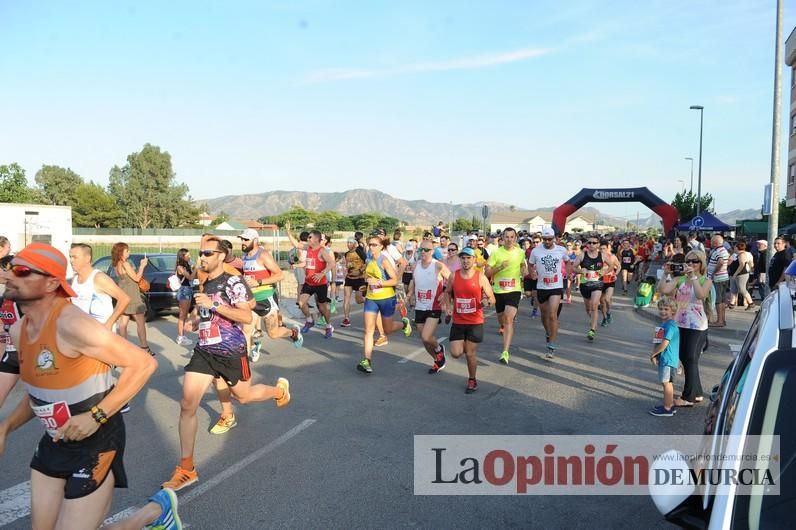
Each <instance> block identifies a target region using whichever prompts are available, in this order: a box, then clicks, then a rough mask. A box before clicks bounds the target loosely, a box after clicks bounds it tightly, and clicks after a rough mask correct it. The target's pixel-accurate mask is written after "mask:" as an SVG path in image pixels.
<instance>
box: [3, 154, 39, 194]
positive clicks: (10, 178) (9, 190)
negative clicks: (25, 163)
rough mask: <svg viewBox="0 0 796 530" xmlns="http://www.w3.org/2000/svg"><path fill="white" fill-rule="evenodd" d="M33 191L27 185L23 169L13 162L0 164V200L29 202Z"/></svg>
mask: <svg viewBox="0 0 796 530" xmlns="http://www.w3.org/2000/svg"><path fill="white" fill-rule="evenodd" d="M31 200H33V192H32V190H31V189H30V188H29V187H28V180H27V179H26V178H25V170H24V169H22V167H21V166H20V165H19V164H17V163H16V162H14V163H13V164H9V165H5V166H0V202H31Z"/></svg>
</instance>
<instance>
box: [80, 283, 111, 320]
mask: <svg viewBox="0 0 796 530" xmlns="http://www.w3.org/2000/svg"><path fill="white" fill-rule="evenodd" d="M98 272H99V271H98V270H97V269H94V270H93V271H91V274H89V275H88V278H87V279H86V281H85V282H84V283H80V282H79V281H78V279H77V276H75V277H74V278H72V289H74V291H75V293H76V294H77V297H75V298H72V304H74V305H76V306H77V307H79V308H80V309H81V310H82V311H83V312H85V313H88V314H89V315H91V316H92V318H94V319H95V320H97V321H98V322H99V323H100V324H104V323H106V322H107V321H108V319H109V318H111V315H112V314H113V299H112V298H111V296H110V295H109V294H106V293H98V292H97V289H96V288H95V287H94V277H95V276H96V275H97V273H98Z"/></svg>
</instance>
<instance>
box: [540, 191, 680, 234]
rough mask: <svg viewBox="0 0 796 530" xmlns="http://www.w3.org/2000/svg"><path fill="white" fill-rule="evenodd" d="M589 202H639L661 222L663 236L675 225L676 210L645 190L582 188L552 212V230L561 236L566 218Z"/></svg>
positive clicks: (676, 219) (677, 216) (677, 215)
mask: <svg viewBox="0 0 796 530" xmlns="http://www.w3.org/2000/svg"><path fill="white" fill-rule="evenodd" d="M590 202H640V203H641V204H643V205H644V206H646V207H647V208H649V209H650V210H652V211H653V212H655V213H656V214H658V215H659V216H660V217H661V219H662V220H663V231H664V233H665V234H668V233H669V232H671V230H672V229H673V228H674V227H675V226H676V225H677V221H678V218H679V214H678V212H677V208H675V207H674V206H672V205H671V204H668V203H666V202H664V201H663V200H661V198H660V197H658V196H657V195H655V194H654V193H652V192H651V191H650V190H648V189H647V188H583V189H582V190H580V191H579V192H578V193H576V194H575V196H574V197H572V198H571V199H569V200H568V201H567V202H565V203H564V204H562V205H561V206H559V207H558V208H556V209H555V210H554V211H553V230H555V231H556V234H561V233H562V232H563V231H564V227H565V226H566V224H567V217H569V216H570V215H572V214H573V213H575V212H576V211H578V210H579V209H580V208H582V207H583V206H584V205H586V204H588V203H590Z"/></svg>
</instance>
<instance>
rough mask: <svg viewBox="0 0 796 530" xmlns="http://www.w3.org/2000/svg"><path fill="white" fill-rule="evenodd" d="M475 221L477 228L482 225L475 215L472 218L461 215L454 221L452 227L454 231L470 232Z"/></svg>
mask: <svg viewBox="0 0 796 530" xmlns="http://www.w3.org/2000/svg"><path fill="white" fill-rule="evenodd" d="M473 221H475V223H476V225H475V226H476V228H477V227H478V226H480V225H481V223H479V222H478V220H477V219H476V218H475V217H473V219H472V220H469V219H465V218H464V217H459V218H458V219H456V220H454V221H453V227H452V228H451V229H452V230H453V231H454V232H469V231H470V230H473Z"/></svg>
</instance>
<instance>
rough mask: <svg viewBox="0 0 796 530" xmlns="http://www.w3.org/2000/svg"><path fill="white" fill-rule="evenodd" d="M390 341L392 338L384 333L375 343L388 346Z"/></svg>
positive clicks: (375, 344)
mask: <svg viewBox="0 0 796 530" xmlns="http://www.w3.org/2000/svg"><path fill="white" fill-rule="evenodd" d="M389 343H390V340H389V339H388V338H387V335H382V336H381V337H379V338H378V339H376V342H374V343H373V345H374V346H386V345H388V344H389Z"/></svg>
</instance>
